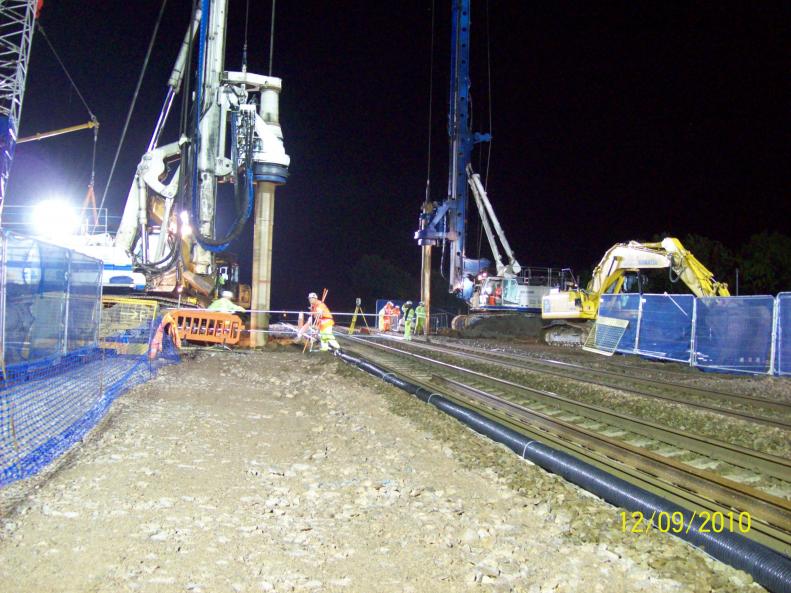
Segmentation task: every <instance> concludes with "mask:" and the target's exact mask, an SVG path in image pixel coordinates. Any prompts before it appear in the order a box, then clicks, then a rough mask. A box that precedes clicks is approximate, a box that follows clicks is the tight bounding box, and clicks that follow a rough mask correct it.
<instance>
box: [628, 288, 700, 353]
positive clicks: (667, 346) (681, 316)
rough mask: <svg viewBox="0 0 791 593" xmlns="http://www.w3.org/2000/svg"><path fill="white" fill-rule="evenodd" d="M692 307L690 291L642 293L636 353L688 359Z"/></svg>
mask: <svg viewBox="0 0 791 593" xmlns="http://www.w3.org/2000/svg"><path fill="white" fill-rule="evenodd" d="M694 307H695V296H694V295H691V294H644V295H643V309H642V315H641V319H640V333H639V335H638V337H637V352H638V353H639V354H641V355H642V356H649V357H652V358H661V359H663V360H674V361H677V362H689V361H690V356H691V346H692V315H693V309H694Z"/></svg>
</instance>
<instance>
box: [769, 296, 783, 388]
mask: <svg viewBox="0 0 791 593" xmlns="http://www.w3.org/2000/svg"><path fill="white" fill-rule="evenodd" d="M779 317H780V295H777V296H776V297H775V298H774V301H773V305H772V342H771V345H770V346H769V374H770V375H774V374H775V370H776V369H775V356H776V354H777V339H778V332H777V329H778V324H779V321H780V320H779Z"/></svg>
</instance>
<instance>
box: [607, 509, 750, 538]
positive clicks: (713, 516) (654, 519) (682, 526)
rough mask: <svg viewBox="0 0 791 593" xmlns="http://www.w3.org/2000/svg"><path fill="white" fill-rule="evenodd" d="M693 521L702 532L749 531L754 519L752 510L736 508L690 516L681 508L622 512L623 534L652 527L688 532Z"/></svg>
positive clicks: (648, 529)
mask: <svg viewBox="0 0 791 593" xmlns="http://www.w3.org/2000/svg"><path fill="white" fill-rule="evenodd" d="M696 519H697V522H695V520H696ZM693 523H695V527H696V529H697V530H698V531H700V532H701V533H723V532H725V531H730V532H736V533H748V532H749V531H750V528H751V527H752V518H751V517H750V513H747V512H742V513H734V512H733V511H729V512H727V513H722V512H720V511H715V512H710V511H693V512H692V516H691V517H687V513H682V512H681V511H675V512H673V513H668V512H667V511H654V512H653V513H652V514H651V515H646V514H644V513H643V512H641V511H633V512H631V513H630V512H627V511H621V531H623V532H624V533H648V532H649V531H651V530H652V529H654V530H656V531H659V532H661V533H689V530H690V529H691V528H692V525H693Z"/></svg>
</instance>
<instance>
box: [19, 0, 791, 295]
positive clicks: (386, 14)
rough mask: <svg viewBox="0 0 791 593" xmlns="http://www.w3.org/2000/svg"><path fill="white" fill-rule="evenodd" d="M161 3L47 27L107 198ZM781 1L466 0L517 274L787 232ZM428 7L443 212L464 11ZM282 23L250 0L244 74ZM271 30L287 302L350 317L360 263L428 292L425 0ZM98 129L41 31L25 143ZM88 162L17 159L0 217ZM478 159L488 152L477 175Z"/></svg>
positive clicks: (159, 54) (153, 72)
mask: <svg viewBox="0 0 791 593" xmlns="http://www.w3.org/2000/svg"><path fill="white" fill-rule="evenodd" d="M160 5H161V2H160V1H159V0H133V1H129V2H99V1H94V2H81V3H75V2H63V1H60V2H58V1H55V0H47V1H46V3H45V7H44V10H43V12H42V16H41V24H42V25H43V27H44V29H45V30H46V32H47V34H48V36H49V38H50V40H51V41H52V43H53V44H54V45H55V47H56V49H57V51H58V53H59V54H60V56H61V58H62V59H63V61H64V62H65V64H66V66H67V68H68V69H69V70H70V72H71V74H72V76H73V77H74V78H75V80H76V82H77V85H78V87H79V88H80V90H81V91H82V93H83V94H84V95H85V97H86V99H87V101H88V104H89V105H90V107H91V109H92V110H93V111H94V112H95V113H96V115H97V117H98V119H99V121H100V122H101V131H100V134H99V157H98V160H97V194H98V197H99V198H101V195H102V193H103V191H104V187H105V185H106V183H107V178H108V175H109V172H110V165H111V163H112V157H113V154H114V152H115V150H116V146H117V143H118V139H119V137H120V133H121V129H122V126H123V122H124V118H125V117H126V112H127V110H128V108H129V104H130V102H131V97H132V94H133V91H134V88H135V84H136V82H137V77H138V74H139V72H140V68H141V65H142V62H143V57H144V55H145V51H146V48H147V45H148V42H149V38H150V36H151V32H152V30H153V26H154V22H155V20H156V17H157V13H158V12H159V7H160ZM190 5H191V2H190V1H188V0H170V1H169V2H168V4H167V8H166V12H165V17H164V21H163V24H162V27H161V29H160V32H159V35H158V41H157V44H156V47H155V49H154V52H153V55H152V63H151V66H150V67H149V70H148V73H147V75H146V78H145V80H144V84H143V88H142V91H141V93H140V97H139V99H138V102H137V107H136V109H135V113H134V117H133V119H132V123H131V126H130V131H129V134H128V137H127V141H126V144H125V146H124V149H123V152H122V155H121V158H120V161H119V164H118V166H117V169H116V171H115V174H114V177H113V180H112V184H111V185H110V189H109V192H108V198H107V205H108V206H109V207H110V214H111V215H116V216H120V214H121V209H122V204H123V201H124V200H125V198H126V193H127V191H128V187H129V184H130V182H131V180H132V178H133V174H134V169H135V166H136V164H137V162H138V160H139V159H140V156H141V155H142V154H143V151H144V150H145V147H146V145H147V143H148V140H149V138H150V135H151V133H152V130H153V126H154V123H155V120H156V117H157V114H158V112H159V109H160V107H161V102H162V99H163V97H164V94H165V85H166V83H167V78H168V76H169V73H170V70H171V68H172V64H173V61H174V60H175V56H176V53H177V51H178V46H179V44H180V42H181V39H182V37H183V35H184V32H185V31H186V28H187V25H188V20H189V16H190ZM787 7H788V5H787V4H785V3H777V4H773V3H764V2H762V3H747V2H745V3H741V4H731V3H691V2H677V3H676V2H622V3H613V2H609V3H570V2H507V1H501V2H495V1H490V2H487V1H484V0H481V1H477V2H476V1H473V23H472V45H471V53H472V82H473V89H472V96H473V112H474V124H473V129H474V131H481V132H486V131H491V132H492V134H493V137H494V140H493V143H492V146H491V161H490V163H489V171H490V173H489V178H488V188H489V195H490V198H491V200H492V202H493V203H494V206H495V209H496V211H497V213H498V215H499V217H500V219H501V221H502V223H503V226H504V228H505V230H506V233H507V236H508V238H509V241H510V243H511V245H512V246H513V247H514V249H515V251H516V254H517V257H518V258H519V260H520V262H521V263H522V265H523V266H525V265H535V266H549V265H551V266H564V267H566V266H571V267H573V268H575V269H577V270H581V269H584V268H590V267H591V266H592V265H593V264H595V263H596V262H597V261H598V259H599V258H600V257H601V255H602V254H603V252H604V251H605V249H606V248H607V247H609V246H610V245H612V244H613V243H615V242H619V241H626V240H630V239H638V240H650V239H651V238H652V236H653V235H655V234H660V233H668V234H672V235H674V236H678V237H684V236H685V235H686V234H688V233H696V234H700V235H704V236H707V237H710V238H712V239H716V240H719V241H721V242H723V243H724V244H725V245H727V246H728V247H731V248H738V247H739V246H740V245H741V244H742V243H744V242H745V241H746V240H747V239H748V237H749V236H750V235H752V234H754V233H757V232H760V231H762V230H764V229H767V230H776V231H780V232H784V233H789V232H791V224H789V220H790V219H791V216H790V215H791V207H790V206H789V197H788V186H789V185H788V181H789V175H788V167H789V162H791V159H790V158H789V157H791V154H790V153H791V150H790V149H789V143H788V138H789V131H791V130H789V117H788V114H789V112H788V108H789V103H788V102H789V96H791V94H789V91H790V90H791V89H790V88H789V86H791V85H790V83H789V80H791V79H789V76H788V64H789V60H788V58H789V51H788V50H789V46H788V39H789V35H788V33H789V31H788V23H789V22H791V21H790V19H789V17H791V14H789V12H791V11H789V10H788V8H787ZM435 10H436V23H435V48H434V100H433V118H432V125H431V137H432V155H431V182H432V189H433V191H432V197H433V199H435V200H437V201H441V200H442V199H443V198H444V195H445V192H446V187H447V166H448V164H447V160H448V159H447V156H448V155H447V132H446V125H447V109H448V108H447V101H448V68H449V57H448V56H449V49H450V39H449V37H450V27H449V21H450V1H449V0H435ZM270 11H271V3H270V2H269V1H265V0H251V2H250V23H249V66H248V69H249V70H250V71H252V72H258V73H263V74H266V73H267V69H268V60H269V56H268V52H269V29H270ZM244 12H245V2H244V1H243V0H230V10H229V13H230V17H229V42H228V47H227V57H226V68H227V69H233V70H238V69H240V66H241V45H242V38H243V31H244ZM275 25H276V26H275V50H274V68H273V72H272V73H273V75H275V76H279V77H281V78H282V79H283V86H284V90H283V93H282V95H281V124H282V127H283V132H284V135H285V144H286V150H287V152H288V153H289V154H290V156H291V159H292V165H291V177H290V179H289V182H288V184H287V185H286V186H284V187H282V188H279V189H278V192H277V200H276V208H275V209H276V220H275V237H274V261H273V295H272V302H273V305H274V306H275V307H293V306H302V305H304V298H305V294H306V293H307V292H308V291H311V290H315V291H317V292H320V291H321V289H322V288H324V287H327V288H329V290H330V299H329V302H330V304H331V306H333V307H334V308H336V309H339V310H350V309H351V308H353V300H352V299H353V298H354V296H356V295H355V289H354V286H353V277H352V279H351V280H349V277H350V274H349V270H350V269H351V268H352V266H353V264H354V263H355V262H356V261H357V260H359V258H360V257H361V256H362V255H364V254H366V253H370V254H377V255H380V256H382V257H385V258H387V259H390V260H392V261H393V262H394V263H396V264H397V265H399V266H400V267H402V268H404V269H406V270H407V271H409V272H410V273H412V274H413V276H414V279H415V286H414V291H415V296H417V293H418V290H419V279H418V271H419V268H420V251H419V248H418V247H417V245H416V243H415V241H414V239H413V233H414V231H415V230H416V228H417V224H418V214H419V209H420V205H421V203H422V201H423V197H424V191H425V183H426V175H427V162H428V137H429V113H428V107H429V63H430V55H431V50H430V46H431V0H421V1H417V0H404V1H401V2H368V1H362V0H360V1H340V0H339V1H332V2H312V3H311V2H293V1H292V2H287V1H284V0H281V1H280V2H278V3H277V16H276V23H275ZM487 30H488V32H489V33H488V36H487ZM487 52H489V53H490V55H491V60H490V66H491V118H492V126H491V129H489V123H488V122H489V117H490V116H489V113H490V110H489V81H488V74H487V70H488V68H487ZM177 118H178V114H177V113H176V114H174V116H172V117H171V120H172V122H173V123H174V124H175V123H177ZM87 119H88V115H87V112H86V111H85V109H84V107H83V106H82V104H81V102H80V100H79V98H78V97H77V95H76V94H75V93H74V92H73V91H72V90H71V87H70V85H69V83H68V80H67V79H66V77H65V75H64V74H62V71H61V70H60V68H59V66H58V65H57V63H56V61H55V58H54V57H53V55H52V53H51V51H50V50H49V48H48V47H47V46H46V44H45V43H44V40H43V38H41V37H40V36H38V37H36V38H35V39H34V42H33V53H32V58H31V62H30V72H29V76H28V85H27V93H26V96H25V102H24V106H23V113H22V122H21V129H20V135H22V136H24V135H28V134H32V133H35V132H38V131H43V130H49V129H54V128H58V127H62V126H67V125H73V124H76V123H82V122H84V121H87ZM176 131H177V129H176V128H175V127H171V128H170V129H168V131H166V133H165V134H164V135H163V142H170V141H172V140H175V139H176ZM91 146H92V135H91V132H88V131H83V132H78V133H76V134H72V135H70V136H64V137H61V138H58V139H51V140H46V141H42V142H38V143H33V144H27V145H20V146H19V147H18V148H17V154H16V161H15V164H14V169H13V171H12V178H11V184H10V191H9V193H10V197H9V198H8V202H7V203H8V204H24V203H35V202H36V201H39V200H40V199H44V198H46V197H48V196H49V195H51V194H53V193H58V194H61V195H64V194H65V195H67V196H71V197H72V200H73V201H74V202H75V204H77V205H79V203H81V202H82V198H83V196H84V195H85V189H86V185H87V182H88V177H89V171H90V155H91ZM485 156H486V153H483V155H482V156H481V155H479V154H477V152H476V155H475V157H474V166H475V168H476V170H478V171H480V172H481V173H484V172H485V169H486V159H485ZM470 205H471V206H472V208H471V211H472V212H474V210H475V208H474V205H473V204H472V203H471V204H470ZM221 208H222V206H221ZM475 217H477V214H473V215H471V218H473V220H471V221H470V232H469V234H468V253H467V255H468V256H471V257H476V256H477V250H478V247H477V245H478V229H477V221H476V220H474V218H475ZM250 226H251V225H250ZM251 235H252V231H251V228H248V232H247V233H246V235H245V236H244V238H243V239H242V240H240V242H239V243H238V245H235V250H236V251H237V252H239V253H240V256H241V260H242V262H243V264H245V266H244V269H246V270H248V272H247V273H248V274H249V255H246V252H249V251H250V250H251V241H250V237H251ZM484 243H485V240H484ZM482 255H484V256H488V248H487V247H486V246H485V245H484V247H483V251H482ZM435 259H436V258H435ZM243 271H244V270H243ZM383 296H384V295H383Z"/></svg>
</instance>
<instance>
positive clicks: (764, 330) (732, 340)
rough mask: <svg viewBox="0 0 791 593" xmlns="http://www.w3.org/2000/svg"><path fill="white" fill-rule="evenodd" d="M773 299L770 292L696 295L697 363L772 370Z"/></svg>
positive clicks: (739, 369) (752, 370)
mask: <svg viewBox="0 0 791 593" xmlns="http://www.w3.org/2000/svg"><path fill="white" fill-rule="evenodd" d="M774 302H775V300H774V298H772V297H771V296H749V297H707V298H699V299H697V301H696V312H695V329H694V331H695V350H694V362H695V365H696V366H698V367H700V368H704V369H716V370H723V371H733V372H741V373H770V372H771V370H772V360H771V355H772V325H773V315H774Z"/></svg>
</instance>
